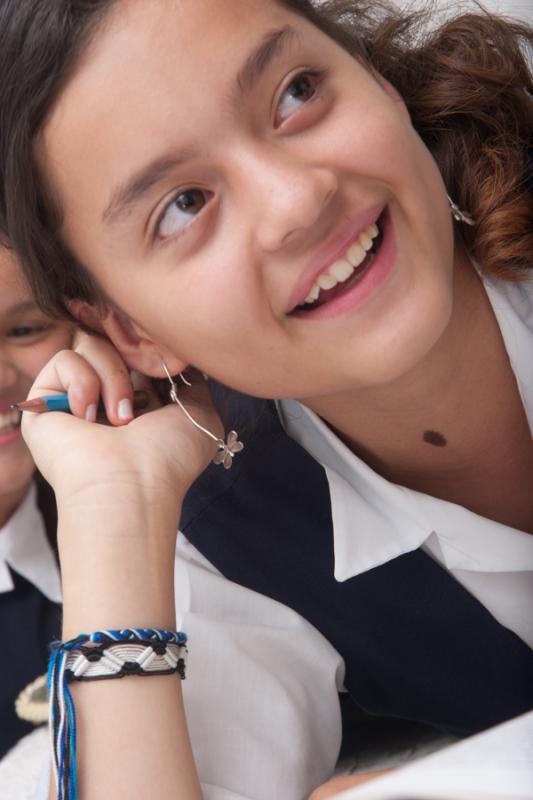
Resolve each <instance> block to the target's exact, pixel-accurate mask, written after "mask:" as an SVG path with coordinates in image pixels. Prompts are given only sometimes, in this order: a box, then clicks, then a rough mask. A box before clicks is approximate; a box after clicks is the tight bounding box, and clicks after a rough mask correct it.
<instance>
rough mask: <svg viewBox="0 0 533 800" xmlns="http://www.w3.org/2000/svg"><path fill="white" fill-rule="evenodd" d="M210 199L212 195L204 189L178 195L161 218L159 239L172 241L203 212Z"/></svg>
mask: <svg viewBox="0 0 533 800" xmlns="http://www.w3.org/2000/svg"><path fill="white" fill-rule="evenodd" d="M210 197H211V194H210V193H209V192H204V191H203V190H202V189H186V190H185V191H184V192H180V193H179V194H178V195H176V197H174V199H173V200H172V201H171V202H170V203H169V205H168V206H167V207H166V209H165V211H164V213H163V216H162V217H161V220H160V222H159V226H158V229H157V235H158V237H159V238H160V239H170V238H172V237H173V236H176V235H177V234H179V233H180V232H181V231H182V230H183V229H184V228H186V227H187V225H189V224H190V223H191V221H192V220H193V219H194V218H195V217H196V216H197V215H198V214H199V213H200V211H202V209H203V208H204V206H205V205H206V203H207V202H208V201H209V199H210Z"/></svg>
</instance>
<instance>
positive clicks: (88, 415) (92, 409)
mask: <svg viewBox="0 0 533 800" xmlns="http://www.w3.org/2000/svg"><path fill="white" fill-rule="evenodd" d="M85 419H86V420H87V422H96V403H91V404H90V405H89V406H87V409H86V411H85Z"/></svg>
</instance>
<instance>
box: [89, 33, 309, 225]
mask: <svg viewBox="0 0 533 800" xmlns="http://www.w3.org/2000/svg"><path fill="white" fill-rule="evenodd" d="M299 38H300V36H299V34H298V32H297V31H296V30H295V29H294V28H292V27H291V26H290V25H286V26H284V27H283V28H279V29H276V30H274V31H269V32H268V33H267V34H266V35H265V36H264V37H263V38H262V39H261V41H260V42H259V45H258V46H257V47H256V48H255V50H254V51H253V52H252V53H251V54H250V55H249V56H248V58H247V59H246V61H245V62H244V64H243V66H242V67H241V69H240V70H239V71H238V73H237V78H236V81H235V88H236V91H235V92H233V93H232V96H231V100H232V103H233V104H235V105H237V103H238V101H239V100H241V99H242V97H243V96H244V95H246V94H248V93H249V92H250V91H251V90H252V89H253V87H254V86H255V85H256V83H257V82H258V81H259V79H260V78H261V76H262V75H263V74H264V73H265V71H266V70H267V68H268V67H269V65H270V64H271V63H272V62H273V61H274V60H275V59H276V58H279V57H280V56H281V55H282V53H283V52H285V50H286V49H287V48H288V47H289V45H290V44H291V43H292V42H293V41H294V40H296V39H299ZM192 155H193V153H192V151H190V150H189V151H184V152H182V153H181V154H174V155H163V156H158V157H157V158H155V159H154V160H153V161H151V162H150V163H149V164H148V165H146V166H143V167H141V169H140V170H139V171H138V172H136V173H135V174H134V175H133V176H132V177H130V178H128V179H127V180H126V181H125V183H123V184H121V185H120V186H118V187H117V188H116V189H115V190H114V192H113V193H112V195H111V200H110V202H109V204H108V205H107V207H106V209H105V211H104V213H103V215H102V220H103V222H104V223H106V224H108V225H110V224H113V223H115V222H117V221H118V220H119V219H120V218H121V217H123V216H124V215H125V214H127V213H128V211H129V210H130V209H131V207H132V206H133V205H135V204H136V203H138V202H139V200H141V199H142V198H143V197H144V196H145V195H146V194H147V193H148V192H149V191H150V190H151V189H152V188H153V187H154V186H155V185H157V184H158V183H159V182H160V181H161V180H162V179H163V178H164V177H165V176H166V175H167V173H168V172H169V171H170V170H172V169H176V167H179V166H181V165H182V164H183V163H185V162H186V161H188V160H190V159H191V157H192Z"/></svg>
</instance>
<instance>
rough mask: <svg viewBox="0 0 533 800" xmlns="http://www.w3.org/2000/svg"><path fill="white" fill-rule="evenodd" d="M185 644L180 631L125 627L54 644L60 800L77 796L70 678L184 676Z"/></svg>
mask: <svg viewBox="0 0 533 800" xmlns="http://www.w3.org/2000/svg"><path fill="white" fill-rule="evenodd" d="M186 644H187V634H185V633H183V632H181V631H163V630H157V629H154V628H124V629H122V630H107V631H96V632H95V633H90V634H87V633H81V634H79V636H76V637H75V638H74V639H71V640H70V641H68V642H54V643H53V644H52V645H51V651H52V652H51V656H50V661H49V664H48V697H49V719H50V736H51V740H52V761H53V765H54V773H55V780H56V787H57V800H76V798H77V778H76V710H75V708H74V702H73V699H72V694H71V691H70V689H69V685H68V684H69V681H72V680H82V681H90V680H105V679H109V678H124V677H125V676H127V675H142V676H145V675H170V674H173V673H178V675H179V676H180V678H181V679H182V680H183V679H184V678H185V664H186V655H187V648H186Z"/></svg>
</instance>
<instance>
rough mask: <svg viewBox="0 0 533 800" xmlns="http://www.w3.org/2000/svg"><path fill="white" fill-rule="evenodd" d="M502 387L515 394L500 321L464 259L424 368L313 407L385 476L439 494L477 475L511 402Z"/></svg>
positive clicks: (310, 405)
mask: <svg viewBox="0 0 533 800" xmlns="http://www.w3.org/2000/svg"><path fill="white" fill-rule="evenodd" d="M509 376H510V377H511V380H510V381H509V380H508V377H509ZM502 385H503V386H507V387H509V385H514V391H515V392H516V384H515V382H514V379H513V374H512V371H511V368H510V365H509V362H508V358H507V354H506V351H505V346H504V343H503V340H502V338H501V334H500V330H499V327H498V324H497V320H496V319H495V317H494V314H493V312H492V308H491V306H490V303H489V300H488V298H487V295H486V292H485V289H484V287H483V285H482V283H481V281H480V279H479V277H478V275H477V273H476V272H475V270H474V269H473V268H472V267H471V265H470V263H469V262H468V265H467V263H466V259H463V260H461V259H459V263H458V265H457V267H456V271H455V286H454V304H453V312H452V317H451V320H450V322H449V324H448V326H447V329H446V331H445V333H444V334H443V335H442V337H441V338H440V340H439V341H438V343H437V344H436V345H435V346H434V347H433V349H432V350H431V352H429V353H428V354H427V355H426V357H425V358H424V359H423V361H422V362H421V363H419V364H417V365H416V366H415V367H414V368H413V369H412V370H411V371H410V372H409V373H408V374H405V375H403V376H401V378H400V379H398V380H395V381H394V383H391V384H388V385H384V386H379V387H372V388H368V389H364V390H360V389H357V390H355V391H352V392H348V393H346V394H343V395H342V396H336V397H333V398H332V397H328V398H320V399H319V400H318V401H316V402H314V401H313V402H310V403H307V405H309V407H310V408H312V409H313V410H314V411H315V412H316V413H318V414H319V415H320V416H321V417H323V418H324V419H325V420H326V421H327V422H328V423H329V425H330V426H331V427H332V428H334V429H335V430H336V432H337V433H338V434H339V436H340V437H341V438H342V439H343V440H344V442H345V443H346V444H347V445H348V446H349V447H350V448H351V449H352V450H353V451H354V452H355V453H356V454H357V455H360V456H361V457H362V458H363V459H364V460H365V461H366V462H367V463H368V464H369V465H370V466H371V467H372V468H374V469H375V470H376V471H377V472H379V473H380V474H382V475H383V476H384V477H386V478H388V479H389V480H392V481H394V482H395V483H400V484H402V485H404V486H408V487H411V488H415V489H418V490H420V491H429V492H430V493H436V492H435V491H434V485H435V484H436V485H442V483H443V482H444V483H445V482H446V481H457V480H461V477H462V476H465V475H471V474H473V472H475V471H476V469H477V472H478V473H479V465H480V462H482V460H483V458H484V457H485V455H486V454H487V453H488V451H489V446H490V445H491V443H492V442H493V440H494V426H495V425H500V424H501V417H502V413H501V412H502V404H503V403H504V401H506V400H507V399H508V398H506V397H505V396H503V395H504V394H505V393H503V392H502ZM513 408H514V406H513ZM480 409H482V410H483V413H481V412H480ZM491 409H492V411H491ZM433 482H435V484H434V483H433Z"/></svg>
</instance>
